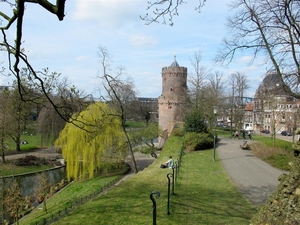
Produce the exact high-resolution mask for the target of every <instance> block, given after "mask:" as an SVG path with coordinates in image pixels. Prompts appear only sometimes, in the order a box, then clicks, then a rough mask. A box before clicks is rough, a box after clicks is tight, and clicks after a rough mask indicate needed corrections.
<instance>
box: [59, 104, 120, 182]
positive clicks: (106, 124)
mask: <svg viewBox="0 0 300 225" xmlns="http://www.w3.org/2000/svg"><path fill="white" fill-rule="evenodd" d="M78 116H79V117H80V118H81V121H84V125H82V123H81V124H79V125H80V126H82V127H81V129H80V128H78V126H76V125H77V124H76V122H75V124H73V123H67V124H66V126H65V128H64V129H63V130H62V132H61V133H60V135H59V137H58V139H57V140H56V141H55V146H57V147H59V148H61V149H62V155H63V157H64V159H65V160H66V162H67V163H66V165H67V177H68V179H79V180H82V179H86V178H93V177H94V176H95V173H96V172H97V171H98V170H100V169H104V168H107V166H110V165H112V164H116V163H121V162H123V161H124V158H125V155H126V143H125V139H124V134H123V132H122V127H121V120H120V118H119V117H116V116H115V112H114V110H113V109H111V108H110V107H109V106H108V105H107V104H105V103H94V104H92V105H90V106H89V107H87V109H86V110H84V111H82V112H81V113H80V114H79V115H78Z"/></svg>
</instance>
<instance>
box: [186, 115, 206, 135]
mask: <svg viewBox="0 0 300 225" xmlns="http://www.w3.org/2000/svg"><path fill="white" fill-rule="evenodd" d="M184 122H185V131H186V132H196V133H207V124H206V119H205V117H204V115H203V113H202V112H201V111H199V110H195V111H193V112H192V113H190V114H188V115H187V116H186V117H185V121H184Z"/></svg>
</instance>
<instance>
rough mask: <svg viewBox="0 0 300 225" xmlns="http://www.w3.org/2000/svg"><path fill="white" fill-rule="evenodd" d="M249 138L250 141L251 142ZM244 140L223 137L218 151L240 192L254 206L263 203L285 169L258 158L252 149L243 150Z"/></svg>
mask: <svg viewBox="0 0 300 225" xmlns="http://www.w3.org/2000/svg"><path fill="white" fill-rule="evenodd" d="M251 142H252V140H249V141H248V143H251ZM242 144H243V140H240V139H239V140H237V139H230V138H221V139H220V141H219V142H218V145H217V148H216V151H217V153H218V156H219V160H221V162H222V164H223V167H224V169H225V170H226V172H227V174H228V175H229V177H230V178H231V180H232V181H233V183H234V184H235V185H236V186H237V188H238V189H239V190H240V192H241V193H242V194H243V195H244V196H245V197H246V199H248V201H249V202H250V203H252V204H253V205H254V206H260V205H262V204H263V203H264V202H265V201H266V200H267V198H268V197H269V196H270V195H271V194H272V192H273V191H274V190H275V189H276V187H277V185H278V184H279V181H278V177H279V176H280V175H281V174H283V173H286V172H285V171H282V170H279V169H276V168H273V167H272V166H270V165H269V164H267V163H265V162H264V161H262V160H260V159H258V158H256V157H255V156H254V155H253V153H252V152H251V151H250V150H243V149H241V148H240V145H242Z"/></svg>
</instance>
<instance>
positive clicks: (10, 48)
mask: <svg viewBox="0 0 300 225" xmlns="http://www.w3.org/2000/svg"><path fill="white" fill-rule="evenodd" d="M65 2H66V0H56V3H55V4H52V3H51V2H50V1H48V0H15V1H11V0H2V1H1V2H0V3H1V4H7V5H9V6H10V7H11V9H12V10H11V15H8V14H7V13H5V12H4V11H1V10H0V21H1V22H2V23H1V25H2V26H0V30H1V37H2V41H1V42H0V50H2V51H6V52H7V54H8V68H9V70H10V72H11V73H12V74H13V75H14V76H15V78H16V84H17V90H18V93H19V95H20V99H21V100H22V101H33V100H34V99H28V98H26V95H28V93H27V92H26V87H24V86H23V82H22V69H21V68H20V63H21V62H22V63H24V64H25V66H26V69H27V71H28V74H29V76H30V83H31V84H32V85H34V86H35V87H36V88H37V90H36V91H39V92H40V93H42V94H43V95H44V97H45V99H46V100H47V101H48V102H49V103H50V104H51V105H52V107H53V109H54V110H55V111H56V113H58V114H59V115H60V116H61V117H62V119H63V120H65V121H66V122H73V121H74V118H71V120H69V119H70V117H65V115H63V114H62V111H63V109H62V106H61V105H59V106H58V105H56V104H55V102H53V99H52V98H51V95H50V94H49V90H48V89H47V88H48V87H49V86H48V78H49V77H50V78H51V76H52V75H53V73H52V74H49V73H48V69H44V70H42V71H36V70H35V69H34V68H33V67H32V65H31V64H30V62H29V60H28V58H27V56H26V55H25V53H24V47H22V46H21V45H22V43H23V37H22V31H23V20H24V12H25V4H26V3H33V4H37V5H39V6H41V8H43V9H46V10H47V11H48V12H50V13H53V14H55V15H56V16H57V17H58V19H59V20H63V18H64V16H65V15H64V10H65ZM27 7H29V6H27ZM5 22H6V23H5ZM13 24H16V37H15V40H14V42H13V43H9V41H8V38H7V34H6V33H7V32H8V30H9V29H10V28H11V26H12V25H13ZM1 72H2V74H3V73H4V72H3V70H1Z"/></svg>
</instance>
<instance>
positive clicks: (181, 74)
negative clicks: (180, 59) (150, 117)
mask: <svg viewBox="0 0 300 225" xmlns="http://www.w3.org/2000/svg"><path fill="white" fill-rule="evenodd" d="M186 91H187V68H186V67H183V66H179V64H178V63H177V61H176V57H174V62H173V63H172V64H171V66H168V67H163V68H162V95H161V96H160V97H159V98H158V111H159V127H160V129H161V130H163V131H164V138H161V139H160V144H161V145H163V143H164V141H166V139H167V138H168V137H169V136H170V135H171V133H172V130H173V128H174V125H175V124H176V123H178V122H182V121H183V120H184V113H183V109H184V103H185V101H184V99H185V96H186Z"/></svg>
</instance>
